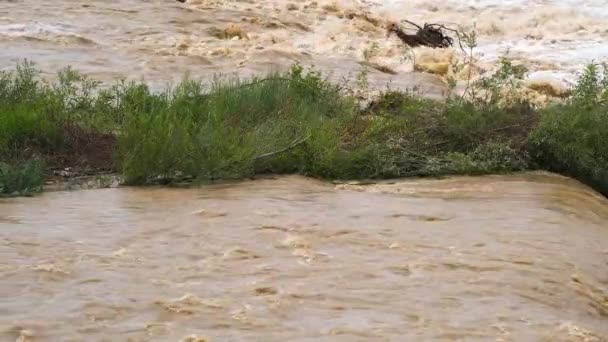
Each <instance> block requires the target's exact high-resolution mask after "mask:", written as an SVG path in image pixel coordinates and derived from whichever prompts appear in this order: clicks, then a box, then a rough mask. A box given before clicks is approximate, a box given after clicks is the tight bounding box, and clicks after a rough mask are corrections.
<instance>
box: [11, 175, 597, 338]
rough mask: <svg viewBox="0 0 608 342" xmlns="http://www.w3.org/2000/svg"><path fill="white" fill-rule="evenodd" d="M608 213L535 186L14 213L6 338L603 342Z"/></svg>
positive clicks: (422, 186)
mask: <svg viewBox="0 0 608 342" xmlns="http://www.w3.org/2000/svg"><path fill="white" fill-rule="evenodd" d="M607 220H608V201H607V200H606V199H604V198H602V197H600V196H599V195H597V194H596V193H594V192H593V191H591V190H589V189H587V188H586V187H584V186H581V185H580V184H579V183H577V182H575V181H572V180H569V179H566V178H562V177H558V176H552V175H546V174H528V175H514V176H492V177H459V178H450V179H445V180H410V181H398V182H386V183H381V184H375V185H357V184H339V185H333V184H329V183H321V182H318V181H313V180H309V179H305V178H300V177H280V178H274V179H272V178H270V179H261V180H255V181H250V182H244V183H237V184H224V185H212V186H205V187H201V188H191V189H166V188H164V189H160V188H117V189H101V190H83V191H75V192H49V193H44V194H42V195H40V196H36V197H33V198H18V199H4V200H0V237H1V242H0V279H2V280H1V281H0V340H2V341H15V340H17V341H85V340H86V341H180V340H183V341H607V340H608V223H607V222H608V221H607Z"/></svg>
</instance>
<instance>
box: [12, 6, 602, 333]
mask: <svg viewBox="0 0 608 342" xmlns="http://www.w3.org/2000/svg"><path fill="white" fill-rule="evenodd" d="M607 8H608V3H607V1H606V0H585V1H574V0H559V1H558V0H533V1H522V0H509V1H498V0H476V1H456V0H446V1H438V2H432V1H430V2H429V1H428V0H413V1H397V0H390V1H389V0H385V1H381V0H339V1H329V0H319V1H302V2H298V1H285V0H262V1H257V0H256V1H253V0H186V1H185V3H179V2H176V1H172V0H166V1H162V0H140V1H136V0H117V1H107V0H91V1H73V0H53V1H39V0H8V1H7V0H0V45H1V46H2V49H0V69H13V68H14V66H15V65H16V63H17V62H19V61H20V60H22V59H23V58H27V59H29V60H31V61H34V62H35V63H37V65H38V67H39V68H41V69H42V70H44V72H45V75H46V76H48V77H51V76H50V75H51V73H54V72H56V71H57V70H59V69H61V68H64V67H66V66H67V65H71V66H73V67H74V68H75V69H77V70H81V71H84V72H86V73H88V74H90V75H92V76H94V77H96V78H99V79H101V80H104V81H108V82H114V81H115V80H117V79H120V78H128V79H136V80H140V79H141V80H144V81H146V82H148V83H149V84H151V85H154V86H164V85H166V84H168V83H173V82H176V81H177V80H179V79H180V78H181V77H182V76H183V75H184V74H185V73H189V74H190V75H191V76H194V77H202V78H207V79H209V78H211V77H214V76H217V75H219V74H222V75H235V76H238V77H246V76H249V75H252V74H258V73H261V72H265V71H268V70H272V69H283V68H286V67H288V66H290V65H291V64H292V63H294V62H300V63H303V64H307V65H315V66H316V67H317V68H319V69H321V70H322V71H324V72H326V73H327V75H329V76H330V77H332V78H333V79H334V80H337V81H343V80H344V81H353V80H355V79H356V75H357V73H358V72H359V71H360V70H361V63H362V62H363V59H364V55H367V56H368V57H369V58H368V63H370V64H369V65H372V68H371V69H370V74H369V80H370V85H371V87H372V88H375V89H379V88H383V87H385V86H386V85H387V84H388V85H390V86H391V87H399V88H411V87H414V86H416V87H418V88H419V91H420V92H422V93H425V94H426V95H430V96H441V95H443V94H444V92H445V81H446V77H448V76H454V77H455V78H456V79H458V80H460V81H461V82H464V81H465V80H464V79H463V78H462V76H463V75H462V74H459V73H458V72H457V71H455V70H452V69H450V68H451V65H453V64H455V63H458V61H459V59H461V58H462V57H463V56H462V53H461V52H460V51H459V49H457V48H455V49H451V50H450V49H448V50H430V49H424V48H420V49H414V50H413V51H409V50H404V48H403V46H402V44H401V43H400V42H399V41H398V39H396V38H395V37H394V36H391V37H387V35H386V30H385V28H384V25H385V24H386V22H388V21H399V20H401V19H409V20H412V21H415V22H418V23H423V22H439V23H444V24H448V25H464V26H471V25H473V24H475V25H476V31H477V32H478V44H477V48H476V49H475V58H476V62H475V69H474V70H473V71H472V72H471V75H473V77H477V76H481V75H484V74H485V73H487V72H491V71H492V69H493V68H494V67H495V66H496V60H497V59H498V57H499V56H500V55H503V54H506V53H508V54H509V56H511V57H512V58H514V59H515V60H516V61H517V62H523V63H525V64H526V65H528V66H529V68H530V74H529V75H528V77H529V78H531V79H534V78H537V80H540V81H543V79H544V78H546V80H545V81H546V82H549V83H551V84H558V85H556V87H559V86H560V85H561V86H564V85H567V84H569V83H570V82H572V81H573V80H574V79H575V77H576V73H577V72H578V71H579V70H580V69H581V68H582V66H584V64H585V63H587V62H590V61H592V60H595V61H600V60H602V59H605V58H606V57H607V56H608V50H607V49H606V47H607V46H608V45H607V44H606V39H608V24H607V23H608V11H607V10H606V9H607ZM225 38H228V39H225ZM543 82H544V81H543ZM0 340H2V341H22V342H23V341H85V340H86V341H199V342H202V341H608V201H607V200H606V199H604V198H602V197H600V196H599V195H597V194H596V193H594V192H593V191H591V190H589V189H588V188H586V187H584V186H582V185H580V184H579V183H577V182H574V181H572V180H568V179H565V178H562V177H557V176H551V175H544V174H535V175H520V176H510V177H482V178H452V179H447V180H442V181H431V180H424V181H421V180H412V181H396V182H392V183H383V184H376V185H357V184H346V185H345V184H342V185H335V184H328V183H321V182H317V181H313V180H309V179H304V178H299V177H281V178H276V179H261V180H256V181H251V182H245V183H238V184H230V185H214V186H206V187H202V188H196V189H166V188H165V189H160V188H135V189H132V188H117V189H104V190H85V191H74V192H48V193H44V194H42V195H39V196H36V197H33V198H18V199H1V200H0Z"/></svg>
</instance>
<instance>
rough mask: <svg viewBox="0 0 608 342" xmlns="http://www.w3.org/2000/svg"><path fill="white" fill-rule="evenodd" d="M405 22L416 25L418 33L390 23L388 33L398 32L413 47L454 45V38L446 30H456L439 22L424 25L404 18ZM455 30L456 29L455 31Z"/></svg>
mask: <svg viewBox="0 0 608 342" xmlns="http://www.w3.org/2000/svg"><path fill="white" fill-rule="evenodd" d="M404 22H406V23H408V24H410V25H412V26H415V27H416V29H417V30H418V31H417V32H416V34H409V33H406V32H405V31H404V30H403V29H402V28H401V27H400V26H399V25H398V24H396V23H390V24H389V25H388V26H387V31H388V32H387V33H388V34H389V35H390V34H392V33H394V34H396V35H397V37H399V39H401V41H402V42H403V43H405V44H407V45H409V46H411V47H417V46H429V47H433V48H447V47H451V46H452V45H454V39H452V37H450V36H448V35H447V34H446V33H444V31H454V30H451V29H448V28H446V27H445V26H443V25H439V24H424V26H422V27H421V26H420V25H417V24H415V23H413V22H411V21H408V20H404ZM454 32H455V31H454ZM456 33H457V32H456Z"/></svg>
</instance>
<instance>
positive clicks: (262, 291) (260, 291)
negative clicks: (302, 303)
mask: <svg viewBox="0 0 608 342" xmlns="http://www.w3.org/2000/svg"><path fill="white" fill-rule="evenodd" d="M277 293H279V291H277V289H275V288H274V287H258V288H257V289H255V294H256V295H258V296H270V295H276V294H277Z"/></svg>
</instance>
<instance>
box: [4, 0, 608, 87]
mask: <svg viewBox="0 0 608 342" xmlns="http://www.w3.org/2000/svg"><path fill="white" fill-rule="evenodd" d="M0 3H1V5H0V44H1V45H2V49H0V69H12V68H14V67H15V65H16V63H18V62H19V61H20V60H22V59H24V58H27V59H29V60H31V61H33V62H35V63H37V64H38V67H39V68H40V69H42V70H43V71H45V72H47V73H54V72H55V71H57V70H59V69H61V68H64V67H66V66H67V65H71V66H73V67H74V68H75V69H77V70H80V71H83V72H86V73H88V74H91V75H93V76H95V77H96V78H99V79H102V80H104V81H114V80H117V79H119V78H128V79H135V80H140V79H143V80H145V81H146V82H148V83H150V84H152V85H154V86H157V87H163V86H165V85H167V84H168V83H174V82H176V81H178V80H179V79H180V78H181V77H183V76H184V75H185V74H186V73H188V74H189V75H190V76H192V77H200V78H203V79H210V78H211V77H214V76H218V75H223V76H238V77H247V76H250V75H252V74H259V73H264V72H266V71H268V70H273V69H274V70H278V69H284V68H286V67H289V66H290V65H292V64H293V63H295V62H300V63H302V64H304V65H314V66H315V67H316V68H317V69H320V70H322V71H324V72H325V73H326V75H328V76H329V77H330V78H332V79H333V80H334V81H339V82H342V81H344V80H346V81H354V80H355V79H356V76H357V74H358V73H359V71H360V70H361V63H362V62H363V60H364V56H365V55H366V51H367V52H368V53H367V55H368V58H369V62H370V63H371V64H372V66H373V67H371V68H370V70H369V83H370V84H369V85H370V88H372V89H384V88H385V87H386V86H390V87H392V88H401V89H404V88H413V87H417V88H418V91H419V92H421V93H423V94H425V95H429V96H441V95H442V94H444V93H445V84H446V82H445V81H446V77H453V78H454V79H456V80H459V81H460V82H461V83H464V82H466V79H467V78H468V77H469V76H471V77H473V78H476V77H478V76H481V75H485V74H487V73H491V72H493V70H494V69H495V66H496V61H497V59H498V57H499V56H503V55H506V56H509V57H510V58H512V59H514V60H515V61H516V62H522V63H525V64H526V65H527V66H528V67H529V69H530V75H529V78H530V79H532V80H534V81H535V82H545V83H549V84H551V85H552V86H554V87H557V88H562V87H564V86H567V85H568V84H569V83H571V82H572V81H573V80H575V78H576V76H577V73H578V72H579V71H580V70H581V69H582V68H583V66H584V65H585V64H586V63H589V62H591V61H596V62H598V61H602V60H605V59H606V58H608V44H606V40H607V39H608V10H607V9H608V2H607V1H606V0H583V1H581V0H576V1H575V0H533V1H527V0H526V1H522V0H508V1H505V0H475V1H459V0H446V1H428V0H411V1H410V0H408V1H404V0H307V1H301V2H300V1H289V0H255V1H254V0H186V1H185V2H184V3H179V2H177V1H174V0H117V1H107V0H91V1H74V0H53V1H39V0H18V1H14V0H13V1H10V0H9V1H7V0H3V1H0ZM403 19H408V20H411V21H414V22H416V23H419V24H422V23H424V22H432V23H440V24H445V25H448V26H450V27H453V28H457V29H458V28H463V30H464V31H470V30H474V31H476V32H477V37H478V38H477V47H476V48H475V50H474V58H475V63H474V65H475V67H474V68H472V72H471V73H469V72H468V71H467V69H466V68H465V70H463V71H458V70H459V69H458V68H452V65H457V64H459V63H460V62H462V61H463V58H464V57H465V56H464V54H463V53H462V52H461V51H460V49H459V48H458V47H455V48H453V49H447V50H441V49H438V50H432V49H425V48H416V49H414V50H408V49H406V48H405V47H404V46H403V44H402V43H401V42H400V41H399V39H397V38H396V37H395V36H390V37H387V34H386V24H387V23H388V22H399V21H401V20H403ZM410 27H411V26H410ZM473 27H475V28H474V29H473ZM404 28H408V26H407V25H406V26H404ZM412 33H413V32H412ZM49 75H50V74H49Z"/></svg>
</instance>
